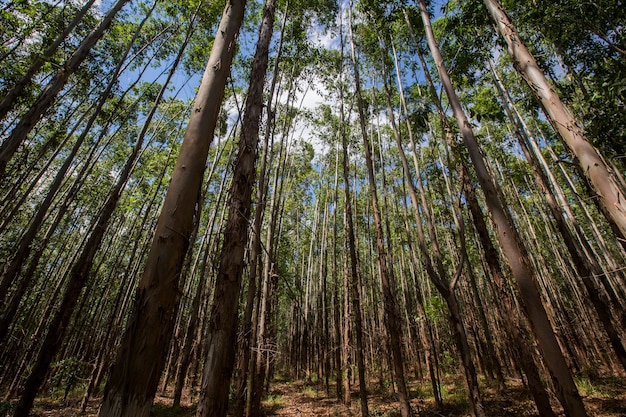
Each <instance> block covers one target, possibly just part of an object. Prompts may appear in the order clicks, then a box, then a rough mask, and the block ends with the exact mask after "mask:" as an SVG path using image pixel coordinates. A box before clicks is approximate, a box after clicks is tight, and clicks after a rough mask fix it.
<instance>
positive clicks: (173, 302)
mask: <svg viewBox="0 0 626 417" xmlns="http://www.w3.org/2000/svg"><path fill="white" fill-rule="evenodd" d="M244 7H245V1H236V0H232V1H229V2H228V3H227V5H226V7H225V8H224V12H223V15H222V20H221V22H220V26H219V28H218V31H217V36H216V38H215V41H214V43H213V48H212V50H211V55H210V57H209V60H208V63H207V67H206V70H205V73H204V76H203V79H202V83H201V85H200V89H199V91H198V94H197V96H196V100H195V103H194V106H193V111H192V115H191V117H190V119H189V124H188V125H187V130H186V132H185V137H184V140H183V144H182V146H181V149H180V155H179V157H178V160H177V161H176V165H175V166H174V171H173V173H172V179H171V182H170V186H169V188H168V192H167V195H166V197H165V201H164V203H163V207H162V209H161V214H160V216H159V220H158V223H157V227H156V231H155V236H154V240H153V242H152V246H151V248H150V252H149V254H148V259H147V261H146V267H145V270H144V273H143V275H142V278H141V282H140V284H139V288H138V290H137V295H136V299H135V305H134V308H133V313H132V315H131V317H130V319H129V324H128V327H127V329H126V332H125V335H124V338H123V340H122V344H121V346H120V350H119V353H118V356H117V360H116V362H115V365H114V366H113V369H112V371H111V376H110V378H109V381H108V383H107V387H106V389H105V396H104V400H103V403H102V406H101V408H100V412H99V415H100V416H101V417H105V416H106V417H109V416H122V415H128V416H147V415H148V414H149V412H150V408H151V406H152V400H153V397H154V394H155V392H156V389H157V385H158V382H159V378H160V376H161V372H162V371H163V367H164V365H165V363H164V362H165V360H166V355H167V351H168V346H169V342H170V339H171V335H172V331H173V326H174V318H175V317H176V314H175V312H176V310H177V306H178V302H179V298H180V297H179V296H180V290H179V283H178V278H179V275H180V272H181V269H182V267H183V261H184V258H185V254H186V252H187V249H188V247H189V237H190V235H191V233H192V230H193V223H194V213H195V211H196V210H195V206H196V201H197V200H198V196H199V194H200V188H201V184H202V178H203V173H204V169H205V164H206V158H207V155H208V151H209V145H210V143H211V142H212V140H213V133H214V131H215V125H216V122H217V117H218V114H219V109H220V107H221V104H222V99H223V97H224V89H225V86H226V80H227V77H228V74H229V72H230V66H231V63H232V59H233V55H234V52H235V49H236V48H235V43H236V38H237V34H238V33H239V28H240V27H241V23H242V21H243V12H244Z"/></svg>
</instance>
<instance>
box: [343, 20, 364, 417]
mask: <svg viewBox="0 0 626 417" xmlns="http://www.w3.org/2000/svg"><path fill="white" fill-rule="evenodd" d="M339 30H340V32H339V33H340V35H339V36H340V42H341V67H340V71H339V74H340V82H339V84H340V85H339V97H340V103H339V106H340V108H339V111H340V117H341V119H340V122H341V123H340V127H339V129H340V132H339V134H340V136H341V148H342V164H343V184H344V199H345V200H344V210H345V215H344V216H345V220H346V229H347V230H346V232H347V237H346V240H345V243H347V245H348V251H347V253H348V254H349V265H350V269H349V282H350V294H351V296H352V314H353V316H354V333H355V334H356V360H357V368H358V374H359V398H360V401H361V415H362V416H363V417H367V416H368V415H369V408H368V404H367V381H366V379H365V361H364V358H363V356H364V349H363V317H362V314H361V295H360V290H359V287H360V285H359V274H358V270H357V268H358V258H357V247H356V243H355V242H356V239H355V233H356V232H355V230H354V216H353V213H352V203H351V193H350V159H349V157H348V135H347V133H346V124H345V120H346V117H345V111H344V91H343V68H344V65H343V51H344V40H343V23H342V25H341V28H340V29H339ZM346 272H348V271H346ZM346 395H349V393H346Z"/></svg>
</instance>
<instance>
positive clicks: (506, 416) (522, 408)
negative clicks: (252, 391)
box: [0, 375, 626, 417]
mask: <svg viewBox="0 0 626 417" xmlns="http://www.w3.org/2000/svg"><path fill="white" fill-rule="evenodd" d="M371 386H372V392H370V393H369V396H368V404H369V411H370V416H371V417H397V416H400V412H399V407H398V402H397V397H396V396H395V395H394V394H392V393H389V392H388V390H387V389H380V388H378V389H376V388H374V387H375V386H377V385H375V384H374V383H373V382H372V385H371ZM482 386H483V392H482V393H483V401H484V406H485V412H486V415H487V416H493V417H531V416H537V413H536V411H535V406H534V403H533V401H532V399H531V397H530V396H529V395H528V393H527V392H526V390H525V389H524V388H523V387H522V385H521V382H520V381H515V380H509V381H507V388H506V389H505V390H504V391H503V392H498V391H497V390H496V389H495V387H493V388H492V387H488V386H485V384H483V385H482ZM578 386H579V390H580V392H581V395H582V396H583V398H584V401H585V406H586V407H587V411H588V414H589V415H590V416H595V417H626V380H624V379H615V378H611V379H602V380H598V381H593V382H591V381H589V380H588V379H584V380H579V381H578ZM409 389H410V391H411V398H413V400H412V401H411V405H412V407H413V410H414V411H415V412H416V415H418V416H421V417H465V416H469V415H470V414H469V406H468V402H467V399H466V397H465V389H464V384H463V378H462V375H457V376H448V377H447V378H445V379H444V381H443V386H442V390H443V392H444V405H443V406H442V407H439V408H438V407H436V404H435V402H434V399H433V398H432V390H431V389H430V387H429V384H428V383H427V382H419V383H418V382H416V381H411V382H409ZM429 391H430V395H429ZM333 392H334V385H331V395H330V396H329V395H327V394H326V391H325V389H324V386H323V384H321V383H318V384H314V383H311V382H309V381H287V380H284V379H279V380H277V381H275V382H274V383H273V384H272V386H271V388H270V394H269V395H268V397H267V399H266V400H265V401H264V402H263V407H264V411H265V414H266V416H268V417H270V416H283V417H285V416H292V417H296V416H304V417H313V416H355V417H356V416H359V415H360V405H359V394H358V391H357V392H355V391H353V392H352V401H351V402H352V404H351V406H349V407H348V406H346V405H344V404H342V403H341V402H339V401H337V399H336V398H335V397H334V396H333V395H332V393H333ZM73 394H74V393H73ZM61 397H62V396H61ZM100 401H101V398H94V399H92V400H91V401H90V402H89V405H88V406H87V409H86V412H85V413H84V414H82V416H86V417H95V416H97V414H98V406H99V405H100ZM79 403H80V392H79V390H76V391H75V395H70V397H68V401H67V404H66V405H63V402H62V401H61V400H59V399H58V398H56V399H55V398H54V395H51V396H50V397H48V398H43V399H39V400H37V401H36V403H35V408H34V410H33V412H32V414H31V415H32V416H37V417H52V416H54V417H74V416H77V415H79V412H78V411H79V410H78V404H79ZM171 403H172V395H171V393H170V392H166V393H165V394H164V395H159V396H157V398H156V400H155V404H154V407H153V409H152V413H151V415H152V416H154V417H192V416H193V415H194V411H195V407H194V405H193V404H192V399H191V398H190V397H189V396H188V395H185V396H183V401H182V403H183V406H182V407H180V408H178V409H173V408H172V407H171ZM553 405H555V411H556V412H557V415H559V416H563V415H564V414H563V413H562V412H560V413H559V410H560V408H559V407H558V406H557V405H556V404H555V403H553ZM1 408H2V407H0V416H1V415H2V414H3V413H2V411H3V410H1ZM8 415H10V414H8Z"/></svg>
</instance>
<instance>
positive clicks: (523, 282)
mask: <svg viewBox="0 0 626 417" xmlns="http://www.w3.org/2000/svg"><path fill="white" fill-rule="evenodd" d="M419 6H420V12H421V14H422V16H423V21H424V26H425V30H426V38H427V41H428V45H429V47H430V50H431V54H432V56H433V58H434V61H435V65H436V67H437V70H438V72H439V77H440V79H441V82H442V85H443V87H444V89H445V91H446V95H447V96H448V101H449V102H450V107H451V108H452V112H453V113H454V117H455V119H456V121H457V124H458V126H459V130H460V132H461V136H462V138H463V142H464V143H465V146H466V147H467V150H468V153H469V155H470V159H471V161H472V164H473V165H474V168H475V170H476V174H477V176H478V181H479V183H480V185H481V188H482V190H483V192H484V194H485V200H486V202H487V207H488V208H489V211H490V212H491V216H492V219H493V222H494V224H495V226H496V233H497V236H498V241H499V242H500V245H501V247H502V251H503V253H504V254H505V256H506V257H507V260H508V262H509V266H510V267H511V272H512V274H513V277H514V278H515V281H516V283H517V287H518V289H519V293H520V296H521V298H522V301H523V305H524V309H525V311H526V314H527V316H528V318H529V319H530V323H531V327H532V330H533V332H534V334H535V337H536V338H537V341H538V342H539V348H540V350H541V353H542V356H543V358H544V361H545V363H546V365H547V366H548V368H549V370H550V373H551V374H552V376H553V378H554V382H555V386H556V391H557V396H558V398H559V400H560V401H561V404H562V405H563V408H564V409H565V412H566V414H567V415H568V416H571V417H586V416H587V412H586V411H585V407H584V404H583V402H582V399H581V398H580V395H579V394H578V390H577V388H576V385H575V384H574V379H573V378H572V374H571V372H570V370H569V368H568V366H567V362H566V361H565V357H564V355H563V352H561V349H560V347H559V343H558V341H557V339H556V337H555V335H554V331H553V329H552V325H551V324H550V321H549V319H548V315H547V313H546V310H545V308H544V306H543V304H542V301H541V296H540V294H539V290H538V288H537V282H536V277H535V274H534V271H533V270H532V268H531V266H530V260H529V259H528V257H527V255H526V254H525V251H524V249H523V247H522V246H521V243H520V240H519V239H520V237H519V234H518V232H517V230H516V229H515V227H514V226H513V223H512V222H511V219H509V215H508V213H507V211H506V209H505V208H504V207H503V205H502V203H501V202H500V199H499V196H498V190H497V188H496V184H495V182H494V178H493V176H492V175H491V173H490V172H489V171H488V170H487V166H486V164H485V160H484V159H483V156H482V153H481V149H480V145H479V144H478V141H477V140H476V138H475V136H474V132H473V131H472V128H471V125H470V123H469V121H468V120H467V117H466V115H465V112H464V110H463V108H462V106H461V103H460V101H459V99H458V97H457V95H456V92H455V90H454V87H453V86H452V82H451V80H450V77H449V75H448V73H447V70H446V68H445V66H444V64H443V57H442V56H441V52H440V51H439V46H438V45H437V42H436V41H435V37H434V35H433V32H432V28H431V26H430V24H429V23H428V22H429V21H430V17H429V16H428V11H427V10H426V4H425V2H424V0H419Z"/></svg>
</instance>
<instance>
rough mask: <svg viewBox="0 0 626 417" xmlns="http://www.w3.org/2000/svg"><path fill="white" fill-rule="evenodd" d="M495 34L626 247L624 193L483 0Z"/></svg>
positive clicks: (494, 6)
mask: <svg viewBox="0 0 626 417" xmlns="http://www.w3.org/2000/svg"><path fill="white" fill-rule="evenodd" d="M484 2H485V5H486V6H487V9H488V10H489V13H490V14H491V17H492V18H493V20H494V21H495V23H496V26H497V28H498V31H499V32H500V34H501V35H502V36H503V37H504V40H505V41H506V43H507V45H508V50H509V53H510V54H511V58H512V59H513V67H514V68H515V69H516V70H517V72H518V73H519V74H520V75H521V76H522V78H524V80H525V81H526V82H527V83H528V85H529V87H530V89H531V90H532V92H533V94H534V95H535V97H536V98H537V99H538V100H539V101H540V102H541V104H542V106H543V108H544V110H545V112H546V114H547V116H548V119H549V120H550V123H551V124H552V126H553V128H554V130H556V131H557V132H558V133H559V134H560V135H561V137H562V138H563V141H564V142H565V143H566V144H567V146H568V147H569V149H570V151H571V152H572V154H573V155H574V157H575V158H576V163H577V164H578V166H579V168H580V171H581V173H582V174H583V175H584V176H585V179H586V180H587V183H588V184H589V186H590V189H591V192H592V194H593V196H594V201H596V202H597V204H598V206H599V208H600V209H601V211H602V213H603V214H604V215H605V217H606V218H607V220H608V221H609V223H610V224H611V228H612V229H613V232H614V233H615V234H616V235H617V237H618V239H619V241H620V243H621V244H622V246H624V247H626V199H625V198H624V197H625V195H626V190H624V187H622V185H621V183H620V181H619V179H618V178H617V177H616V175H615V173H614V172H613V169H611V167H609V166H608V165H607V164H606V163H605V160H604V158H603V157H602V156H601V155H600V152H599V151H598V150H597V149H596V148H595V147H594V146H593V145H592V144H591V143H590V142H589V141H588V139H587V138H586V136H585V133H584V132H583V130H582V128H581V124H580V123H579V122H578V120H576V118H575V117H574V116H573V115H572V113H571V111H570V110H569V109H568V108H567V106H565V104H563V102H562V101H561V98H560V97H559V95H558V94H557V93H556V91H555V90H554V88H553V87H552V85H550V83H549V82H548V80H547V79H546V77H545V74H544V73H543V71H542V70H541V69H540V68H539V66H538V65H537V62H536V61H535V58H534V57H533V55H532V54H531V53H530V52H529V51H528V48H527V47H526V45H525V44H524V42H523V41H522V40H521V39H520V37H519V34H518V33H517V29H516V28H515V26H514V25H513V22H511V19H510V18H509V17H508V16H507V14H506V12H505V11H504V9H503V8H502V6H501V5H500V3H499V2H498V1H497V0H484Z"/></svg>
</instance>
